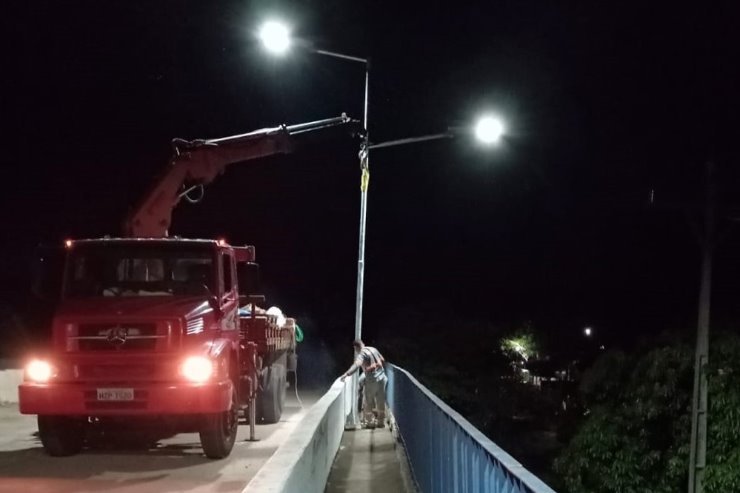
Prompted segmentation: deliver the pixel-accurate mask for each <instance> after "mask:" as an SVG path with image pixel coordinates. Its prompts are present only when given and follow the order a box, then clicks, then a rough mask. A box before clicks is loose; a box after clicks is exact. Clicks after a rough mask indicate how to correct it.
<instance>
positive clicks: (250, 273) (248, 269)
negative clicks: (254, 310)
mask: <svg viewBox="0 0 740 493" xmlns="http://www.w3.org/2000/svg"><path fill="white" fill-rule="evenodd" d="M236 276H237V281H238V283H239V293H240V294H242V295H251V294H257V293H259V292H260V266H259V265H258V264H256V263H254V262H238V263H237V264H236Z"/></svg>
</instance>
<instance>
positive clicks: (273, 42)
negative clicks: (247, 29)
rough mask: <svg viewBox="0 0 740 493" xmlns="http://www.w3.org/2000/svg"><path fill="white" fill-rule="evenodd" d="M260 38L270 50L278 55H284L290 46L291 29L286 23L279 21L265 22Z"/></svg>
mask: <svg viewBox="0 0 740 493" xmlns="http://www.w3.org/2000/svg"><path fill="white" fill-rule="evenodd" d="M259 38H260V39H261V40H262V44H263V45H265V48H266V49H267V50H268V51H271V52H272V53H275V54H277V55H282V54H283V53H285V52H286V51H288V48H290V31H289V30H288V27H287V26H286V25H285V24H283V23H280V22H277V21H268V22H265V24H264V25H263V26H262V29H260V33H259Z"/></svg>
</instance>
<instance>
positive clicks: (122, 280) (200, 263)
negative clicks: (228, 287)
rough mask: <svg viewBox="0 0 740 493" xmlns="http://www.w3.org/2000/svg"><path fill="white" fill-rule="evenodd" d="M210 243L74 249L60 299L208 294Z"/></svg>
mask: <svg viewBox="0 0 740 493" xmlns="http://www.w3.org/2000/svg"><path fill="white" fill-rule="evenodd" d="M213 257H214V250H213V249H212V247H211V245H209V244H203V245H198V244H188V245H183V244H162V243H156V244H147V243H143V242H142V243H89V244H77V245H75V246H74V248H73V250H72V251H71V252H70V254H69V257H68V260H67V271H66V276H65V279H66V280H65V289H64V295H65V297H67V298H86V297H94V296H178V295H183V296H188V295H191V296H192V295H204V294H210V293H211V292H213V286H214V269H213V266H214V265H215V264H214V261H213Z"/></svg>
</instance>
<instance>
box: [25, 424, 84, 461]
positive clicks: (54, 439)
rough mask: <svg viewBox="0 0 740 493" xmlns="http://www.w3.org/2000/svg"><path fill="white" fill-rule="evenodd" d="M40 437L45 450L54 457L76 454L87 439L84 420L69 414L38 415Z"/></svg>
mask: <svg viewBox="0 0 740 493" xmlns="http://www.w3.org/2000/svg"><path fill="white" fill-rule="evenodd" d="M37 421H38V425H39V438H41V443H42V444H43V446H44V450H45V451H46V453H47V454H49V455H51V456H52V457H65V456H68V455H74V454H77V453H79V452H80V451H81V450H82V445H83V443H84V441H85V427H84V422H83V421H82V420H81V419H79V418H70V417H67V416H46V415H39V416H38V420H37Z"/></svg>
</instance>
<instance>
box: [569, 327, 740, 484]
mask: <svg viewBox="0 0 740 493" xmlns="http://www.w3.org/2000/svg"><path fill="white" fill-rule="evenodd" d="M710 347H711V348H712V349H711V353H710V368H709V373H708V380H709V395H710V399H709V429H708V449H707V456H708V457H707V464H708V465H707V469H706V478H705V483H704V484H705V491H706V492H707V493H725V492H729V491H740V338H738V337H737V336H735V335H729V334H724V335H722V336H719V337H716V338H715V339H714V340H713V341H712V344H711V346H710ZM693 361H694V355H693V346H692V345H691V344H686V343H684V342H671V343H667V344H662V345H661V346H660V347H657V348H655V349H652V350H649V351H646V352H642V353H640V354H635V355H628V354H624V353H621V352H611V353H607V354H605V355H603V356H602V357H601V358H600V359H599V360H597V362H596V363H595V365H594V366H593V367H592V369H591V370H590V371H588V372H587V373H586V374H585V375H584V377H583V380H582V382H581V394H582V398H583V401H584V405H585V409H586V411H585V416H584V418H583V420H582V422H581V424H580V426H579V427H578V429H577V432H576V433H575V435H574V436H573V437H572V439H570V441H569V443H568V445H567V447H565V449H564V450H563V452H562V453H561V455H560V457H559V458H558V459H557V461H556V462H555V470H556V471H557V472H558V473H559V474H560V475H561V476H562V478H563V480H564V483H565V486H566V488H567V491H569V492H570V493H612V492H613V493H617V492H619V493H629V492H636V493H637V492H640V493H643V492H654V493H669V492H671V493H672V492H676V491H684V490H685V489H686V485H687V482H688V459H689V438H690V433H691V413H690V410H691V396H692V389H693Z"/></svg>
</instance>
